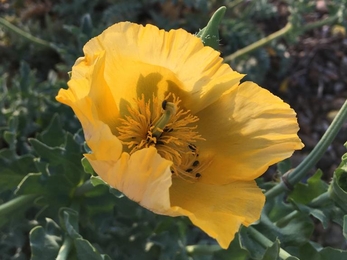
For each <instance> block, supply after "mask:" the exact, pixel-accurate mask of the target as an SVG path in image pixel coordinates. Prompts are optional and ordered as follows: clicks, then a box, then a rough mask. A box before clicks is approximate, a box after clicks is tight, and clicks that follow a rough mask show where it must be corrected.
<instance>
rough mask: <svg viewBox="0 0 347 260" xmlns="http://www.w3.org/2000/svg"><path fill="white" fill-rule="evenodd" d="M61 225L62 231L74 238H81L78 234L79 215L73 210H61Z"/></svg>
mask: <svg viewBox="0 0 347 260" xmlns="http://www.w3.org/2000/svg"><path fill="white" fill-rule="evenodd" d="M59 219H60V225H61V227H62V229H63V230H64V231H65V232H66V233H67V234H68V235H69V236H70V237H71V238H72V239H76V238H81V235H80V234H78V230H79V226H78V213H77V211H75V210H73V209H71V208H61V209H60V211H59Z"/></svg>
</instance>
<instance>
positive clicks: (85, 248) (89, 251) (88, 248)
mask: <svg viewBox="0 0 347 260" xmlns="http://www.w3.org/2000/svg"><path fill="white" fill-rule="evenodd" d="M74 243H75V247H76V251H77V258H78V259H80V260H84V259H88V260H111V258H110V257H109V256H108V255H101V254H100V253H99V252H98V251H97V250H96V248H95V247H93V246H92V244H91V243H89V241H88V240H85V239H83V238H77V239H75V240H74Z"/></svg>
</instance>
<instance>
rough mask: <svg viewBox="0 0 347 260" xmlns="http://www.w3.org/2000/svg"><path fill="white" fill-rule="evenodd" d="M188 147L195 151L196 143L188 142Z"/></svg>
mask: <svg viewBox="0 0 347 260" xmlns="http://www.w3.org/2000/svg"><path fill="white" fill-rule="evenodd" d="M188 147H189V149H190V150H192V151H193V152H194V151H196V145H195V144H189V145H188Z"/></svg>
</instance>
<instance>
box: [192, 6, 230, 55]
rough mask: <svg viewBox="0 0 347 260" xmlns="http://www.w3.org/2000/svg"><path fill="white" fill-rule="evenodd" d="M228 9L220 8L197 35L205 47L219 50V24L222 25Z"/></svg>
mask: <svg viewBox="0 0 347 260" xmlns="http://www.w3.org/2000/svg"><path fill="white" fill-rule="evenodd" d="M225 10H226V7H225V6H222V7H220V8H219V9H218V10H217V11H216V12H215V13H214V14H213V15H212V17H211V19H210V21H209V22H208V23H207V25H206V27H204V28H203V29H202V30H200V31H199V32H198V33H197V35H196V36H197V37H199V38H200V39H201V41H202V42H203V44H204V45H205V46H210V47H212V48H213V49H215V50H217V51H218V50H219V24H220V23H221V21H222V19H223V17H224V14H225Z"/></svg>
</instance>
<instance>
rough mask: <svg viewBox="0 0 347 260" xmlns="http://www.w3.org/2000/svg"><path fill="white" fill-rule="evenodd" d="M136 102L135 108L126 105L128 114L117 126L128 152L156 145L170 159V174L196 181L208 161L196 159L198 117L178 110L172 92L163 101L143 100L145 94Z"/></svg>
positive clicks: (198, 138) (161, 153)
mask: <svg viewBox="0 0 347 260" xmlns="http://www.w3.org/2000/svg"><path fill="white" fill-rule="evenodd" d="M169 100H170V101H169ZM135 101H136V104H137V107H131V106H129V107H128V111H129V115H127V116H125V117H124V118H121V119H120V120H121V125H120V126H119V127H118V128H117V130H118V132H119V136H118V138H119V139H120V140H121V141H122V143H123V144H124V145H125V146H126V147H127V149H128V151H129V153H130V154H132V153H134V152H136V151H138V150H140V149H142V148H147V147H150V146H155V148H156V149H157V151H158V153H159V154H160V155H161V156H162V157H163V158H165V159H167V160H170V161H172V162H173V166H172V167H171V172H172V174H173V177H181V178H183V179H185V180H187V181H190V182H195V181H197V180H198V179H199V178H200V177H201V176H202V175H201V173H202V172H203V170H204V168H206V167H207V166H208V164H209V162H210V160H208V159H205V160H203V159H200V158H199V149H198V147H197V146H196V145H195V144H194V143H196V141H198V140H199V141H201V140H204V139H203V138H202V137H201V136H200V135H199V134H198V132H197V131H196V128H197V125H196V122H197V121H198V120H199V118H198V117H197V116H193V115H192V114H191V113H190V111H189V110H183V109H181V108H180V107H179V104H180V102H181V100H180V99H179V98H178V97H176V96H175V94H171V93H170V94H168V95H167V96H166V97H165V99H164V100H163V101H162V102H160V101H159V100H158V98H157V97H155V96H153V97H152V99H151V100H148V101H146V100H145V97H144V95H142V96H141V98H138V99H137V100H135ZM192 124H193V125H192Z"/></svg>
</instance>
